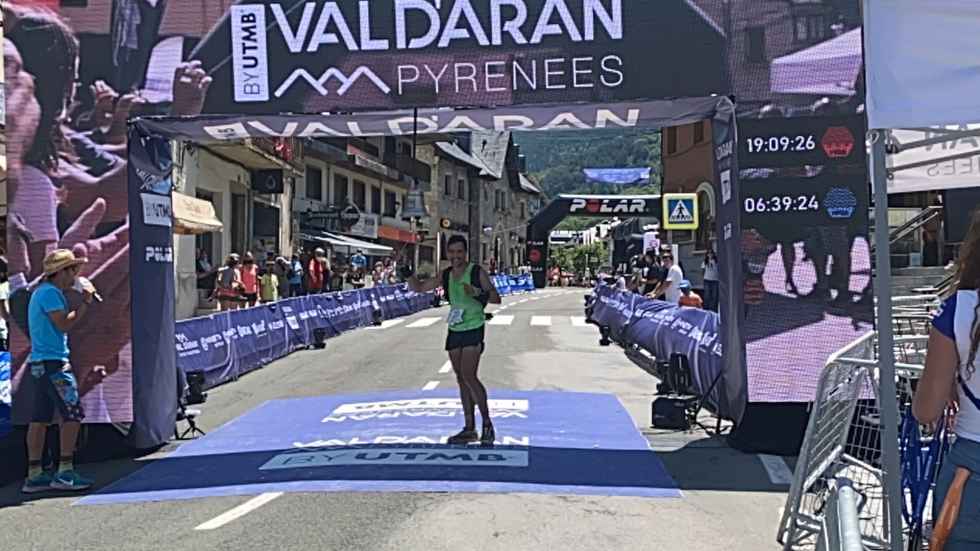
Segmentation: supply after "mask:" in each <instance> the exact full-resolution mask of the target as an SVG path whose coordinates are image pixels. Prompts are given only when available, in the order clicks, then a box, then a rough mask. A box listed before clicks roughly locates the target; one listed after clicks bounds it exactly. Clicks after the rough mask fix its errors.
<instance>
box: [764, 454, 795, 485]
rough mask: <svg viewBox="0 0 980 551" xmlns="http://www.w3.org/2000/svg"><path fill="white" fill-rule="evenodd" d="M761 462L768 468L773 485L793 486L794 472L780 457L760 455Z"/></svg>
mask: <svg viewBox="0 0 980 551" xmlns="http://www.w3.org/2000/svg"><path fill="white" fill-rule="evenodd" d="M759 461H761V462H762V466H763V467H765V468H766V472H767V473H768V474H769V480H770V482H772V483H773V484H792V483H793V471H791V470H789V465H787V464H786V462H785V461H783V458H782V457H779V456H778V455H769V454H765V453H760V454H759Z"/></svg>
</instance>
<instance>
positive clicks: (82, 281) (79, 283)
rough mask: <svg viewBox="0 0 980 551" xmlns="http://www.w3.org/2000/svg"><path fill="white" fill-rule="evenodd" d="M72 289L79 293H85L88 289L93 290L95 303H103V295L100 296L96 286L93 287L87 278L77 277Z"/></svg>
mask: <svg viewBox="0 0 980 551" xmlns="http://www.w3.org/2000/svg"><path fill="white" fill-rule="evenodd" d="M72 287H73V288H74V289H75V290H76V291H78V292H79V293H85V290H86V289H91V290H92V298H93V299H95V302H102V295H100V294H99V292H98V291H96V290H95V285H92V282H91V281H89V279H88V278H87V277H82V276H78V277H76V278H75V285H73V286H72Z"/></svg>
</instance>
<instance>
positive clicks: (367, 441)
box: [78, 390, 681, 505]
mask: <svg viewBox="0 0 980 551" xmlns="http://www.w3.org/2000/svg"><path fill="white" fill-rule="evenodd" d="M490 396H491V397H492V400H491V403H490V407H491V415H492V417H493V419H494V424H495V426H496V431H497V444H496V445H494V446H493V447H481V446H479V445H470V446H448V445H446V444H445V441H446V438H448V436H449V435H451V434H455V433H456V432H457V431H458V430H459V429H460V428H461V427H462V425H463V415H462V409H461V408H460V405H459V399H458V395H457V394H456V393H455V392H452V391H448V390H446V391H402V392H387V393H375V394H365V395H347V396H322V397H317V398H298V399H289V400H273V401H269V402H266V403H264V404H262V405H261V406H259V407H257V408H256V409H254V410H252V411H250V412H248V413H246V414H244V415H242V416H241V417H239V418H237V419H235V420H234V421H231V422H229V423H228V424H226V425H224V426H222V427H220V428H218V429H217V430H214V431H213V432H210V433H209V434H208V435H207V436H204V437H201V438H200V439H198V440H194V441H191V442H188V443H187V444H184V445H182V446H181V447H180V448H178V449H177V450H176V451H174V452H173V453H171V454H170V455H168V456H167V457H165V458H163V459H159V460H156V461H154V462H153V463H151V464H149V465H147V466H146V467H144V468H142V469H140V470H139V471H137V472H135V473H133V474H131V475H129V476H128V477H126V478H123V479H121V480H119V481H117V482H115V483H114V484H112V485H110V486H108V487H106V488H103V489H102V490H100V491H98V492H97V493H94V494H92V495H89V496H86V497H84V498H82V499H81V500H79V502H78V503H79V504H83V505H88V504H106V503H121V502H133V501H159V500H171V499H190V498H197V497H206V496H227V495H251V494H256V493H261V492H275V491H289V492H312V491H366V492H373V491H400V492H489V493H511V492H525V493H555V494H585V495H613V496H640V497H680V496H681V493H680V490H678V489H677V485H676V483H675V482H674V480H673V479H672V478H671V477H670V475H669V474H668V473H667V471H666V469H665V468H664V466H663V464H662V463H661V462H660V460H659V459H658V458H657V456H656V454H654V452H653V451H651V450H650V449H649V447H648V445H647V440H646V438H645V437H644V436H643V435H642V434H640V433H639V432H638V431H637V429H636V427H635V426H634V423H633V420H632V418H631V417H630V416H629V414H628V413H627V412H626V410H625V409H623V407H622V405H621V404H620V403H619V400H617V398H616V397H615V396H612V395H608V394H582V393H571V392H518V391H505V390H491V391H490ZM478 422H479V420H478Z"/></svg>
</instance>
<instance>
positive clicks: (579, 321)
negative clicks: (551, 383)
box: [371, 314, 592, 331]
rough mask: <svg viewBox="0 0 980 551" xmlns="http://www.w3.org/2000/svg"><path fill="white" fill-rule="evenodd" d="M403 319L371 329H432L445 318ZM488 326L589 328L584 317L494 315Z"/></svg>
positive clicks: (443, 321)
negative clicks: (408, 321)
mask: <svg viewBox="0 0 980 551" xmlns="http://www.w3.org/2000/svg"><path fill="white" fill-rule="evenodd" d="M404 321H405V320H404V319H393V320H386V321H384V322H383V323H382V324H381V325H380V326H376V327H372V328H371V329H372V330H374V331H380V330H383V329H389V328H392V327H397V326H401V327H405V328H407V329H420V328H425V327H432V326H433V325H436V324H439V325H445V324H446V319H445V316H442V317H435V316H425V317H421V318H418V319H416V320H415V321H412V322H411V323H408V324H405V325H402V323H403V322H404ZM487 325H490V326H504V327H508V326H530V327H535V328H545V327H577V328H590V327H592V326H591V325H590V324H588V323H586V321H585V317H584V316H544V315H519V314H515V315H504V314H496V315H494V316H493V319H491V320H490V321H488V322H487Z"/></svg>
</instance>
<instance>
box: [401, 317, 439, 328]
mask: <svg viewBox="0 0 980 551" xmlns="http://www.w3.org/2000/svg"><path fill="white" fill-rule="evenodd" d="M441 320H442V318H421V319H419V320H418V321H414V322H412V323H410V324H408V325H406V326H405V327H412V328H414V327H428V326H430V325H435V324H437V323H439V322H440V321H441Z"/></svg>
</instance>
